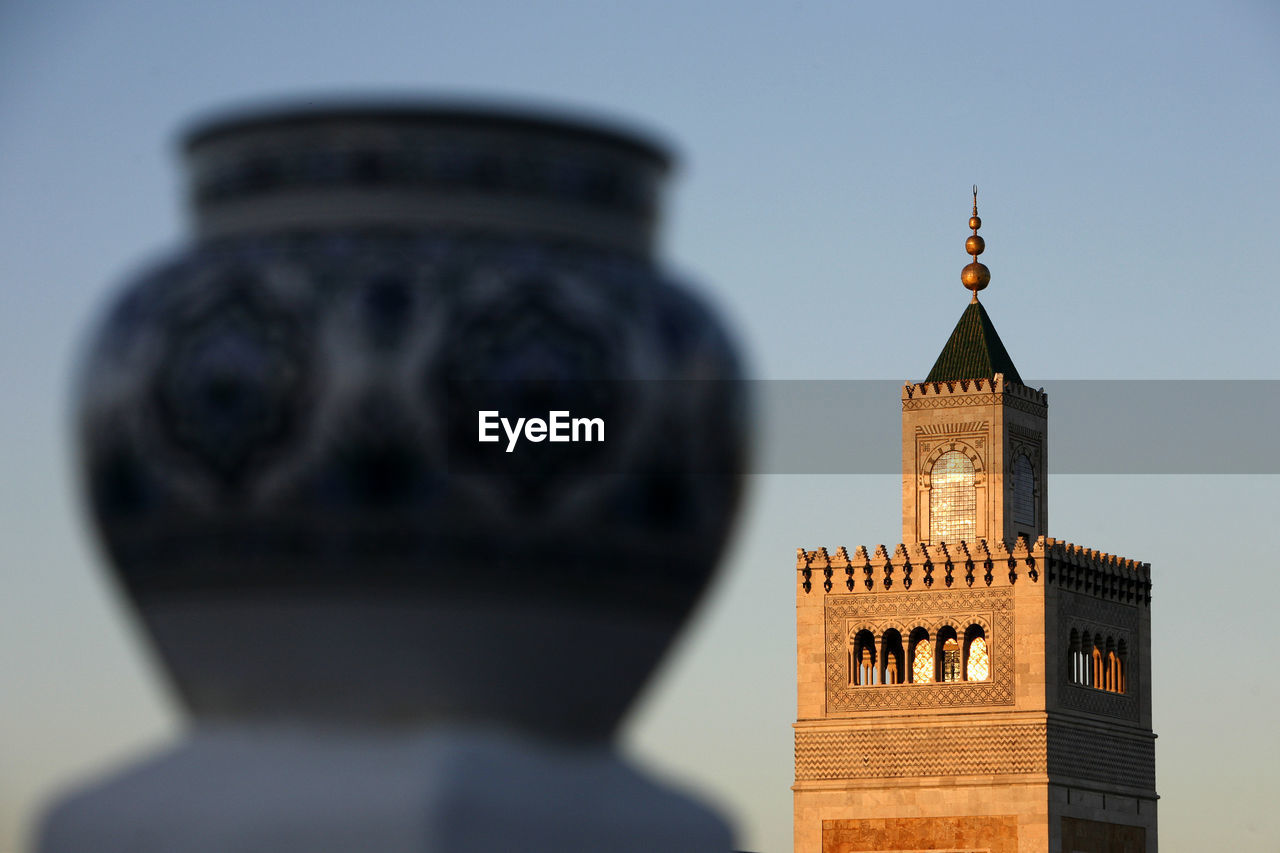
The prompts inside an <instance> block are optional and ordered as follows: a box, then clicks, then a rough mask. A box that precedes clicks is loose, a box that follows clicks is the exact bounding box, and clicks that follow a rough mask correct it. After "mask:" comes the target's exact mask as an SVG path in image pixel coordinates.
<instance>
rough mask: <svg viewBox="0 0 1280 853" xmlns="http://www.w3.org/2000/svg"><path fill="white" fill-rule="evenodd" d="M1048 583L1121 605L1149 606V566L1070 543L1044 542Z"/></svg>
mask: <svg viewBox="0 0 1280 853" xmlns="http://www.w3.org/2000/svg"><path fill="white" fill-rule="evenodd" d="M1044 548H1045V558H1046V559H1045V563H1046V572H1047V574H1046V577H1045V580H1046V581H1047V582H1048V583H1052V584H1056V585H1058V586H1060V587H1062V588H1064V589H1069V590H1073V591H1075V592H1082V593H1085V594H1086V595H1092V596H1094V597H1095V598H1101V599H1106V600H1108V601H1118V602H1121V603H1123V604H1142V605H1144V606H1148V605H1150V604H1151V564H1150V563H1143V562H1139V561H1138V560H1130V559H1127V558H1125V557H1118V556H1116V555H1115V554H1108V553H1106V552H1105V551H1098V550H1095V549H1093V548H1085V547H1083V546H1081V545H1075V544H1072V543H1071V542H1063V541H1061V540H1059V539H1053V538H1046V539H1045V540H1044Z"/></svg>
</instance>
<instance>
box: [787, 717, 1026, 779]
mask: <svg viewBox="0 0 1280 853" xmlns="http://www.w3.org/2000/svg"><path fill="white" fill-rule="evenodd" d="M1045 731H1046V729H1045V724H1044V723H1025V724H1024V723H999V724H986V725H965V726H944V727H921V728H906V727H903V728H879V727H877V728H874V729H854V730H849V729H839V730H835V731H833V730H829V729H816V730H815V729H801V730H799V731H797V732H796V781H797V782H803V781H808V780H816V779H898V778H904V777H919V776H930V777H937V776H977V775H988V774H1001V775H1005V774H1043V773H1044V772H1045V767H1046V763H1045V762H1046V757H1045V756H1046V747H1045Z"/></svg>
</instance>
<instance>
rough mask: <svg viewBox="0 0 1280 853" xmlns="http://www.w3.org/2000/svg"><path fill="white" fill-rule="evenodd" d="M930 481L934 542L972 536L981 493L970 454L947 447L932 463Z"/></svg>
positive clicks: (930, 523)
mask: <svg viewBox="0 0 1280 853" xmlns="http://www.w3.org/2000/svg"><path fill="white" fill-rule="evenodd" d="M929 483H930V490H929V538H930V539H931V540H932V541H934V542H958V541H960V540H961V539H973V538H974V537H975V536H976V535H977V528H978V519H977V515H978V493H977V489H976V488H975V487H974V474H973V463H972V462H970V461H969V457H967V456H965V455H964V454H963V453H961V452H960V451H959V450H948V451H947V452H946V453H944V454H942V455H941V456H939V457H938V460H937V461H936V462H934V463H933V468H932V469H931V470H930V473H929Z"/></svg>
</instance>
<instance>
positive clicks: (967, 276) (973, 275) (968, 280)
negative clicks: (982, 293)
mask: <svg viewBox="0 0 1280 853" xmlns="http://www.w3.org/2000/svg"><path fill="white" fill-rule="evenodd" d="M960 281H961V282H963V283H964V286H965V287H967V288H969V289H970V290H972V291H973V292H974V293H975V294H976V293H977V292H978V291H979V290H982V289H983V288H985V287H986V286H987V285H988V284H989V283H990V282H991V270H989V269H987V265H986V264H980V263H978V262H977V261H974V262H973V263H971V264H969V265H968V266H966V267H965V268H964V269H963V270H962V271H961V273H960Z"/></svg>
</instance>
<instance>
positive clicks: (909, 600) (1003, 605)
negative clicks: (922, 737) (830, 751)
mask: <svg viewBox="0 0 1280 853" xmlns="http://www.w3.org/2000/svg"><path fill="white" fill-rule="evenodd" d="M825 615H826V665H827V679H826V682H827V714H828V715H829V716H832V715H840V714H846V713H850V712H857V711H882V710H897V709H917V708H955V707H965V706H971V705H1012V704H1013V703H1014V695H1015V693H1014V683H1013V679H1014V643H1013V639H1014V618H1013V596H1012V591H1011V590H1008V589H962V590H941V591H930V592H920V593H891V594H872V595H831V596H828V597H827V600H826V614H825ZM972 623H977V624H979V625H982V626H983V629H984V631H985V632H986V635H987V636H986V640H987V649H988V653H989V654H990V657H991V677H990V679H988V680H986V681H957V682H947V683H938V682H930V683H927V684H912V683H905V684H876V685H862V686H855V685H852V684H851V683H850V681H851V679H850V677H849V676H850V673H849V647H850V646H849V638H850V632H851V631H852V632H856V631H858V630H860V629H861V628H863V627H865V628H868V629H870V630H871V631H872V632H873V633H875V634H876V637H877V640H878V639H879V638H880V637H882V636H883V633H884V631H885V630H887V629H888V628H897V629H898V631H899V632H900V634H901V635H902V638H903V641H904V642H906V641H907V639H908V638H909V637H910V634H911V629H912V628H914V627H916V626H921V627H925V628H928V629H929V633H930V637H933V636H935V633H936V630H937V628H938V627H941V626H942V625H944V624H947V625H952V626H953V627H955V628H956V633H957V634H958V635H959V636H960V637H963V636H964V630H965V628H966V627H967V626H968V625H969V624H972Z"/></svg>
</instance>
